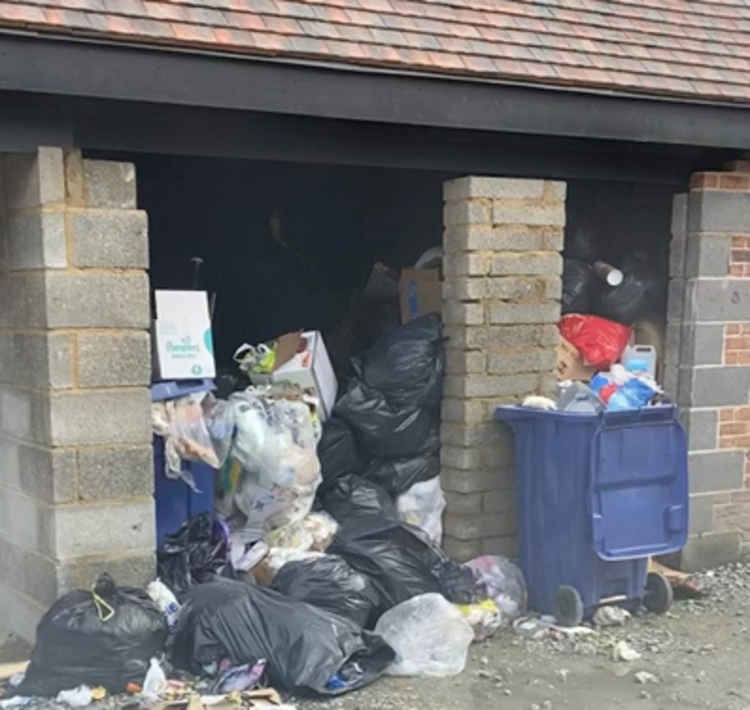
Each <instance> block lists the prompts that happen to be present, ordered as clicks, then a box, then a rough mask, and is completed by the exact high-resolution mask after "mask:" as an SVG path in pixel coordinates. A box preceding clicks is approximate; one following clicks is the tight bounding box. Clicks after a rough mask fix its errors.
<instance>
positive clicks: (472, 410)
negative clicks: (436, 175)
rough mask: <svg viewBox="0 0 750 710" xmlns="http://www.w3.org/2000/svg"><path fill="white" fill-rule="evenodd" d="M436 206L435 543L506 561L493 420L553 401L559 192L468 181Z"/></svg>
mask: <svg viewBox="0 0 750 710" xmlns="http://www.w3.org/2000/svg"><path fill="white" fill-rule="evenodd" d="M444 199H445V207H444V225H445V231H444V235H443V249H444V252H445V255H444V260H443V267H444V277H445V280H444V285H443V321H444V324H445V335H446V336H447V337H448V338H449V340H448V341H447V343H446V378H445V386H444V393H443V406H442V427H441V437H442V485H443V488H444V490H445V491H446V497H447V503H448V504H447V508H446V515H445V524H444V533H445V536H444V546H445V549H446V550H447V552H448V553H449V554H450V555H452V556H453V557H454V558H456V559H459V560H466V559H470V558H471V557H474V556H476V555H480V554H505V555H510V556H513V555H514V554H515V552H516V541H515V534H516V523H517V514H516V500H515V493H514V480H513V479H514V474H513V460H512V440H511V434H510V432H509V431H508V430H507V429H506V428H505V427H504V426H503V425H501V424H499V423H497V422H496V421H494V419H493V413H494V410H495V407H497V406H498V405H500V404H508V403H517V402H519V401H521V400H522V399H523V397H525V396H526V395H529V394H547V395H551V396H554V393H555V387H556V382H555V376H554V369H555V349H556V346H557V343H558V337H559V336H558V331H557V326H556V324H557V321H558V320H559V318H560V294H561V278H560V275H561V272H562V258H561V256H560V251H561V249H562V247H563V232H564V226H565V183H561V182H551V181H545V180H515V179H507V178H484V177H465V178H460V179H458V180H452V181H450V182H447V183H445V186H444Z"/></svg>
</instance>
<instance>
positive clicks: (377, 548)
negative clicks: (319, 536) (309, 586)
mask: <svg viewBox="0 0 750 710" xmlns="http://www.w3.org/2000/svg"><path fill="white" fill-rule="evenodd" d="M327 552H328V554H331V555H339V556H340V557H342V558H343V559H344V560H346V561H347V562H348V563H349V565H350V566H351V567H353V568H354V569H355V570H357V571H358V572H361V573H362V574H365V575H367V576H368V577H369V578H370V579H371V580H372V582H373V584H374V585H375V588H376V589H377V590H378V593H379V596H380V607H379V608H377V609H376V610H375V616H376V617H379V616H380V615H381V614H383V613H384V612H386V611H388V609H390V608H392V607H394V606H396V604H400V603H401V602H405V601H406V600H407V599H411V598H412V597H415V596H417V595H418V594H427V593H429V592H435V593H438V594H442V595H443V596H444V597H445V598H446V599H448V601H451V602H454V603H457V604H468V603H470V602H471V601H472V599H473V597H474V587H475V584H474V577H473V575H472V573H471V570H470V569H469V568H463V567H461V566H460V565H457V564H455V563H453V562H451V561H450V560H449V559H448V558H447V557H446V555H445V553H443V551H442V550H441V549H440V548H439V547H437V545H435V544H434V543H433V542H432V541H431V540H430V539H429V538H428V537H427V536H426V535H425V534H424V533H423V532H422V531H421V530H420V529H419V528H416V527H413V526H412V525H407V524H406V523H400V522H398V521H394V520H388V519H385V518H382V517H381V518H377V517H375V516H368V517H363V518H359V519H352V520H350V521H347V522H345V523H344V524H342V525H341V527H340V528H339V531H338V533H337V535H336V537H335V538H334V540H333V542H332V543H331V545H330V546H329V547H328V549H327Z"/></svg>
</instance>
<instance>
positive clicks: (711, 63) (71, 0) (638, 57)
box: [0, 0, 750, 102]
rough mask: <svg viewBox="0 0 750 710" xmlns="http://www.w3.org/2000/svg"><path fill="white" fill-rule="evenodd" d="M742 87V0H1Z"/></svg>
mask: <svg viewBox="0 0 750 710" xmlns="http://www.w3.org/2000/svg"><path fill="white" fill-rule="evenodd" d="M2 25H6V26H24V27H26V26H28V27H31V28H33V29H35V30H37V31H41V32H44V31H49V32H56V33H59V32H72V33H76V34H86V35H91V36H93V37H102V36H105V37H109V38H111V39H114V40H117V39H123V40H125V39H127V41H129V42H133V41H135V42H137V41H143V42H153V41H158V42H159V43H160V44H169V43H172V44H175V45H180V46H183V47H190V46H195V47H201V46H205V45H211V46H213V47H216V48H219V49H221V48H225V49H226V50H228V51H231V52H243V53H257V54H268V53H272V54H283V55H285V56H287V57H289V58H294V57H314V58H316V59H318V60H321V61H325V60H332V61H336V62H337V63H341V62H346V63H352V64H358V65H363V66H377V65H387V66H389V67H390V66H397V67H401V68H405V69H409V68H412V69H418V70H420V71H432V72H435V73H437V74H441V73H450V74H463V75H467V76H469V77H472V76H475V77H482V78H491V79H510V80H514V81H517V80H521V81H528V82H540V83H545V84H550V83H555V84H564V85H566V86H572V87H578V88H613V89H615V90H627V91H631V92H632V91H635V92H641V93H646V94H668V95H674V96H685V97H694V98H699V99H705V98H711V99H717V100H723V101H743V102H745V101H750V0H741V1H740V0H692V1H691V2H690V3H686V2H684V1H683V0H0V26H2Z"/></svg>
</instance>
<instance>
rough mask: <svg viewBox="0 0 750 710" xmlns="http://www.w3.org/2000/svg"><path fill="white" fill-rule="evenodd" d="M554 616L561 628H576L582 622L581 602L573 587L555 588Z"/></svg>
mask: <svg viewBox="0 0 750 710" xmlns="http://www.w3.org/2000/svg"><path fill="white" fill-rule="evenodd" d="M556 616H557V620H558V621H559V622H560V624H561V625H562V626H578V625H579V624H580V623H581V622H582V621H583V600H582V599H581V595H580V594H579V593H578V590H577V589H576V588H575V587H569V586H567V585H563V586H562V587H558V588H557V614H556Z"/></svg>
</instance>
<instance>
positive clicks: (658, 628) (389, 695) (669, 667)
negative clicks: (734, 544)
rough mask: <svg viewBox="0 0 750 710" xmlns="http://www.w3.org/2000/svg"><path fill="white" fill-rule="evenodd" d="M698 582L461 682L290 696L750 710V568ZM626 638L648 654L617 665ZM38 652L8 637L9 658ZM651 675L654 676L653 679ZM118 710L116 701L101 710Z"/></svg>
mask: <svg viewBox="0 0 750 710" xmlns="http://www.w3.org/2000/svg"><path fill="white" fill-rule="evenodd" d="M698 582H699V584H700V585H701V587H702V588H703V589H704V590H706V592H707V595H706V596H705V597H704V598H702V599H699V600H690V601H677V602H675V604H674V606H673V607H672V610H671V611H670V612H669V613H668V614H667V615H665V616H654V615H652V614H646V613H642V614H637V615H635V616H634V617H632V618H631V619H629V620H628V621H626V622H625V624H624V625H623V626H617V627H607V628H600V629H597V630H596V631H595V632H594V633H589V634H574V635H570V634H568V633H560V632H556V631H548V632H546V633H545V634H544V637H543V638H530V637H529V636H526V635H520V634H518V633H516V632H514V631H512V630H509V629H507V630H501V631H499V632H498V633H497V634H496V635H495V636H494V637H493V638H492V639H491V640H489V641H485V642H482V643H478V644H474V645H472V647H471V649H470V653H469V662H468V664H467V667H466V670H465V671H464V672H463V673H462V674H461V675H459V676H456V677H454V678H447V679H435V678H429V679H426V678H382V679H380V680H379V681H377V682H376V683H374V684H372V685H371V686H369V687H367V688H364V689H363V690H360V691H357V692H354V693H350V694H348V695H345V696H342V697H339V698H335V699H331V700H325V701H319V700H300V699H294V698H290V699H289V700H288V702H290V703H296V704H297V707H298V709H299V710H315V709H316V708H319V709H320V710H322V709H323V708H325V709H326V710H427V709H428V708H429V710H455V709H456V708H471V710H496V709H497V708H502V709H503V710H552V709H555V708H570V709H571V710H602V708H607V709H608V708H618V709H623V710H665V709H666V710H671V709H672V708H710V709H711V710H750V675H748V674H747V659H748V657H750V634H749V633H748V627H749V626H750V607H749V606H748V603H749V602H750V565H744V564H742V565H740V564H738V565H730V566H728V567H723V568H720V569H717V570H715V571H712V572H708V573H706V574H702V575H699V576H698ZM622 641H624V642H625V643H626V644H627V645H628V646H629V647H630V648H631V649H633V650H635V651H636V652H638V653H639V654H641V658H640V659H638V660H634V661H630V662H626V661H615V660H614V659H613V655H612V654H613V649H614V647H615V646H616V645H617V644H618V643H619V642H622ZM28 651H29V649H28V646H27V645H25V644H24V643H23V642H20V641H18V640H17V639H13V638H6V639H5V642H4V643H3V637H2V635H1V634H0V662H6V661H12V660H22V659H24V658H26V657H28V655H27V654H28ZM642 672H645V673H647V674H651V676H652V678H650V679H646V680H647V682H646V683H643V684H642V683H640V682H638V677H639V676H641V673H642ZM641 677H643V676H641ZM53 705H54V704H51V703H45V704H44V705H43V706H42V705H41V704H40V708H41V707H45V706H46V707H47V708H50V707H53ZM116 706H117V703H116V702H113V701H112V700H110V701H109V703H106V705H105V707H102V708H101V710H106V708H114V707H116Z"/></svg>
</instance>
